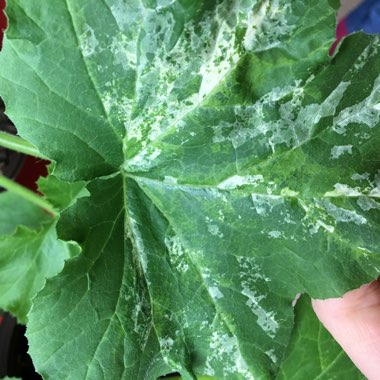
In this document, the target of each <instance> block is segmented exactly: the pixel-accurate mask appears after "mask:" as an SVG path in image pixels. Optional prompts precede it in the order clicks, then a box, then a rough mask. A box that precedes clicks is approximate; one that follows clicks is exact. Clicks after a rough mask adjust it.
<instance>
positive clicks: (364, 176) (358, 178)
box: [351, 172, 369, 181]
mask: <svg viewBox="0 0 380 380" xmlns="http://www.w3.org/2000/svg"><path fill="white" fill-rule="evenodd" d="M351 179H353V180H354V181H365V180H366V181H369V173H367V172H366V173H362V174H359V173H354V174H353V175H352V176H351Z"/></svg>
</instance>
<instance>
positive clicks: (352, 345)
mask: <svg viewBox="0 0 380 380" xmlns="http://www.w3.org/2000/svg"><path fill="white" fill-rule="evenodd" d="M312 304H313V308H314V311H315V313H316V314H317V316H318V318H319V320H320V321H321V322H322V323H323V325H324V326H325V327H326V328H327V330H329V332H330V333H331V334H332V335H333V337H334V338H335V339H336V341H337V342H338V343H339V344H340V345H341V346H342V348H343V349H344V350H345V351H346V353H347V354H348V356H349V357H350V358H351V360H352V361H353V362H354V363H355V364H356V366H357V367H358V368H359V369H360V370H361V371H362V372H363V374H364V375H365V376H366V377H367V378H368V380H379V379H380V282H379V281H373V282H371V283H370V284H366V285H363V286H361V287H360V288H359V289H355V290H352V291H350V292H348V293H346V294H345V295H344V296H343V297H342V298H330V299H327V300H313V301H312Z"/></svg>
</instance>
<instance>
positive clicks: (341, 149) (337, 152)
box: [331, 145, 352, 159]
mask: <svg viewBox="0 0 380 380" xmlns="http://www.w3.org/2000/svg"><path fill="white" fill-rule="evenodd" d="M344 153H347V154H352V145H336V146H334V147H333V148H332V149H331V158H332V159H337V158H339V157H340V156H341V155H342V154H344Z"/></svg>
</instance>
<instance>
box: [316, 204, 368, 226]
mask: <svg viewBox="0 0 380 380" xmlns="http://www.w3.org/2000/svg"><path fill="white" fill-rule="evenodd" d="M317 204H318V205H319V206H320V207H322V208H323V209H325V210H326V211H327V213H328V214H329V215H330V216H332V217H333V218H334V219H335V220H336V221H337V222H342V223H355V224H357V225H360V224H366V223H367V219H366V218H365V217H364V216H362V215H359V214H358V213H357V212H356V211H353V210H347V209H345V208H341V207H338V206H336V205H334V204H333V203H331V202H329V201H327V200H323V201H318V202H317Z"/></svg>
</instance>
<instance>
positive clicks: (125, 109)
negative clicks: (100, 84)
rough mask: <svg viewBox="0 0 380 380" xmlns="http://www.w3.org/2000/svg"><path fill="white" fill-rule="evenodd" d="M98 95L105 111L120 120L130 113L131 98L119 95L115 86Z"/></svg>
mask: <svg viewBox="0 0 380 380" xmlns="http://www.w3.org/2000/svg"><path fill="white" fill-rule="evenodd" d="M100 97H101V100H102V103H103V106H104V109H105V111H106V113H107V114H108V115H110V114H111V113H112V114H113V115H116V116H117V117H118V119H119V120H120V121H121V122H124V123H125V122H126V120H127V119H128V118H129V117H130V115H131V111H132V104H133V100H132V99H130V98H128V97H126V96H124V95H120V94H119V93H118V92H117V90H116V88H115V87H113V88H112V89H110V90H106V91H104V92H103V93H102V94H101V95H100ZM140 133H141V132H140ZM140 138H141V137H140Z"/></svg>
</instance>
